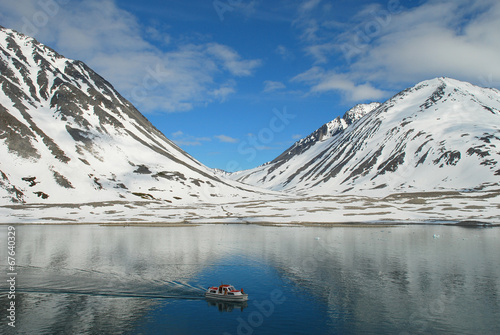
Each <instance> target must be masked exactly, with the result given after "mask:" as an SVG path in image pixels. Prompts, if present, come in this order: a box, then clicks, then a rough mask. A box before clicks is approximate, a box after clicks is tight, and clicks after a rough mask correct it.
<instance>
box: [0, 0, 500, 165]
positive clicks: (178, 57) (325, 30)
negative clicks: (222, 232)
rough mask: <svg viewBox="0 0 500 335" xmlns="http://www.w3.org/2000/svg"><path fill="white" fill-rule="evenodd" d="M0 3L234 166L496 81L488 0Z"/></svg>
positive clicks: (495, 14)
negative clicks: (363, 119)
mask: <svg viewBox="0 0 500 335" xmlns="http://www.w3.org/2000/svg"><path fill="white" fill-rule="evenodd" d="M0 12H1V14H0V24H1V25H3V26H5V27H8V28H13V29H16V30H19V31H22V32H24V33H26V34H28V35H31V36H34V37H35V38H37V39H38V40H39V41H40V42H42V43H45V44H47V45H49V46H51V47H52V48H54V49H55V50H56V51H58V52H59V53H61V54H63V55H64V56H66V57H68V58H72V59H79V60H82V61H84V62H86V63H87V64H88V65H89V66H90V67H92V68H93V69H94V70H95V71H97V72H98V73H99V74H101V75H102V76H103V77H104V78H106V79H107V80H108V81H110V82H111V83H112V84H113V85H114V86H115V88H116V89H117V90H118V91H119V92H120V93H121V94H122V95H123V96H124V97H125V98H127V99H129V100H130V101H131V102H132V103H133V104H134V105H135V106H136V107H137V108H138V109H139V110H140V111H141V112H142V113H143V114H145V115H146V117H147V118H148V119H149V120H151V122H152V123H153V124H154V125H155V126H156V127H157V128H158V129H160V130H161V131H162V132H163V133H164V134H165V135H166V136H167V137H168V138H170V139H172V140H173V141H175V142H176V143H177V144H178V145H179V146H180V147H181V148H183V149H184V150H186V151H187V152H188V153H190V154H191V155H192V156H194V157H195V158H196V159H198V160H200V161H201V162H202V163H204V164H205V165H207V166H209V167H213V168H220V169H224V170H230V171H234V170H240V169H247V168H252V167H255V166H258V165H260V164H263V163H265V162H267V161H269V160H272V159H273V158H275V157H277V156H278V155H279V154H280V153H281V152H283V151H284V150H286V149H287V148H288V147H289V146H290V145H292V144H293V143H294V142H295V141H296V140H297V139H299V138H301V137H304V136H307V135H308V134H309V133H311V132H312V131H314V130H316V129H317V128H319V127H320V126H321V125H323V124H324V123H326V122H328V121H330V120H332V119H334V118H335V117H337V116H339V115H342V114H343V113H344V112H345V111H346V110H348V109H349V108H351V107H352V106H354V105H355V104H357V103H363V102H370V101H381V102H382V101H384V100H386V99H387V98H389V97H391V96H392V95H393V94H395V93H397V92H399V91H401V90H403V89H405V88H407V87H410V86H413V85H414V84H416V83H418V82H419V81H422V80H426V79H431V78H434V77H438V76H449V77H452V78H455V79H459V80H465V81H469V82H472V83H474V84H478V85H481V86H488V87H496V88H500V66H499V59H500V36H499V32H500V3H499V2H498V1H497V0H477V1H468V0H455V1H450V0H428V1H418V0H406V1H405V0H386V1H364V0H360V1H356V0H354V1H347V0H340V1H327V0H303V1H299V0H275V1H270V0H267V1H265V0H220V1H219V0H215V1H214V0H185V1H180V0H163V1H155V0H143V1H132V0H99V1H98V0H87V1H77V0H18V1H11V0H0Z"/></svg>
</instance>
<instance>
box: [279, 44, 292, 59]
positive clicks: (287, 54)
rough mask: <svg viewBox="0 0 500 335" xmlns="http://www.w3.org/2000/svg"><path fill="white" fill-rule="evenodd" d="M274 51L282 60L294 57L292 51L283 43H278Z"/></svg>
mask: <svg viewBox="0 0 500 335" xmlns="http://www.w3.org/2000/svg"><path fill="white" fill-rule="evenodd" d="M274 52H275V53H277V54H278V55H280V56H281V58H282V59H283V60H284V61H290V60H292V59H294V58H295V56H294V54H293V52H292V51H291V50H289V49H288V48H287V47H285V46H284V45H278V46H277V47H276V49H275V51H274Z"/></svg>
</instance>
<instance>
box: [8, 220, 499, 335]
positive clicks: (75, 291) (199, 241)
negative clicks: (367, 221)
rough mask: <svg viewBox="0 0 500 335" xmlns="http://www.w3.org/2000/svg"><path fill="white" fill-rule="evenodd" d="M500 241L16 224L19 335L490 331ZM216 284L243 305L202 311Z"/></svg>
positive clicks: (429, 229)
mask: <svg viewBox="0 0 500 335" xmlns="http://www.w3.org/2000/svg"><path fill="white" fill-rule="evenodd" d="M499 231H500V230H498V229H495V228H492V229H465V228H460V227H447V226H398V227H373V228H352V227H337V228H316V227H314V228H313V227H307V228H305V227H262V226H252V225H206V226H199V227H170V228H168V227H155V228H153V227H101V226H95V225H82V226H78V225H75V226H18V227H17V229H16V232H17V241H18V243H17V249H16V262H17V272H18V275H17V277H18V283H17V292H16V306H17V309H16V329H15V331H16V332H17V333H37V334H53V333H64V334H67V333H85V334H100V333H127V334H138V333H143V334H151V333H169V334H200V333H207V334H250V333H255V334H276V333H287V334H294V333H295V334H304V333H315V334H336V333H343V334H357V333H367V332H368V333H380V334H384V333H396V334H413V333H449V334H460V333H482V334H493V333H500V325H499V324H498V322H497V320H498V319H499V317H500V311H499V309H500V308H499V306H500V295H499V290H500V281H499V278H500V269H499V267H498V265H497V263H498V259H497V258H498V255H500V244H499V243H498V241H499V237H500V233H499ZM436 236H439V237H438V238H436ZM0 238H2V239H4V240H6V229H3V230H2V231H1V233H0ZM6 252H7V250H6V248H1V250H0V259H6V257H7V254H6ZM4 273H7V271H4ZM221 281H223V282H225V283H231V284H233V285H235V286H237V287H243V288H244V289H245V292H246V293H248V294H249V301H248V302H247V303H244V304H235V303H227V302H217V301H209V300H206V299H205V298H204V292H205V290H206V288H207V287H208V286H212V285H217V284H218V283H220V282H221ZM1 285H2V286H1V287H0V288H1V293H0V305H1V306H7V304H8V303H9V300H8V298H7V295H6V292H7V291H8V290H7V288H6V286H5V285H6V284H1ZM0 327H1V332H2V333H13V332H12V330H13V329H10V327H7V325H6V323H2V324H1V325H0Z"/></svg>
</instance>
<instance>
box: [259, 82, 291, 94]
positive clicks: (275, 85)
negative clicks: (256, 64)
mask: <svg viewBox="0 0 500 335" xmlns="http://www.w3.org/2000/svg"><path fill="white" fill-rule="evenodd" d="M285 88H286V85H285V84H283V83H282V82H280V81H271V80H266V81H264V90H263V92H264V93H271V92H275V91H279V90H282V89H285Z"/></svg>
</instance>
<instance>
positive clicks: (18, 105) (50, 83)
mask: <svg viewBox="0 0 500 335" xmlns="http://www.w3.org/2000/svg"><path fill="white" fill-rule="evenodd" d="M0 157H1V160H0V203H2V204H5V203H12V202H17V203H33V202H44V203H47V202H48V203H56V202H63V203H66V202H74V203H77V202H92V201H103V200H141V199H159V200H164V201H166V202H185V201H190V202H192V201H215V202H217V199H220V200H221V201H224V200H223V199H227V198H231V197H233V196H239V197H241V196H248V195H249V194H253V193H254V191H255V189H254V188H252V187H249V186H244V185H241V184H239V183H237V182H233V181H228V180H224V179H221V178H220V177H218V176H216V175H215V173H214V172H213V171H212V170H210V169H208V168H206V167H205V166H203V165H202V164H201V163H199V162H198V161H197V160H195V159H193V158H192V157H191V156H189V155H188V154H186V153H185V152H184V151H182V150H181V149H180V148H179V147H177V146H176V145H175V144H174V143H173V142H172V141H170V140H169V139H167V138H166V137H165V136H164V135H163V134H162V133H161V132H160V131H158V130H157V129H156V128H155V127H154V126H153V125H152V124H151V123H150V122H149V121H148V120H147V119H146V118H145V117H144V116H143V115H142V114H141V113H140V112H139V111H137V110H136V109H135V108H134V106H132V104H130V102H128V101H127V100H125V99H124V98H123V97H122V96H121V95H120V94H119V93H118V92H117V91H116V90H115V89H114V88H113V87H112V86H111V84H110V83H108V82H107V81H106V80H104V79H103V78H102V77H100V76H99V75H98V74H97V73H95V72H94V71H92V69H90V68H89V67H88V66H87V65H85V64H84V63H82V62H80V61H75V60H70V59H67V58H64V57H63V56H61V55H59V54H57V53H56V52H55V51H54V50H52V49H50V48H48V47H46V46H44V45H42V44H40V43H38V42H37V41H36V40H34V39H32V38H30V37H27V36H24V35H22V34H19V33H17V32H15V31H13V30H9V29H5V28H3V27H0Z"/></svg>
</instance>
